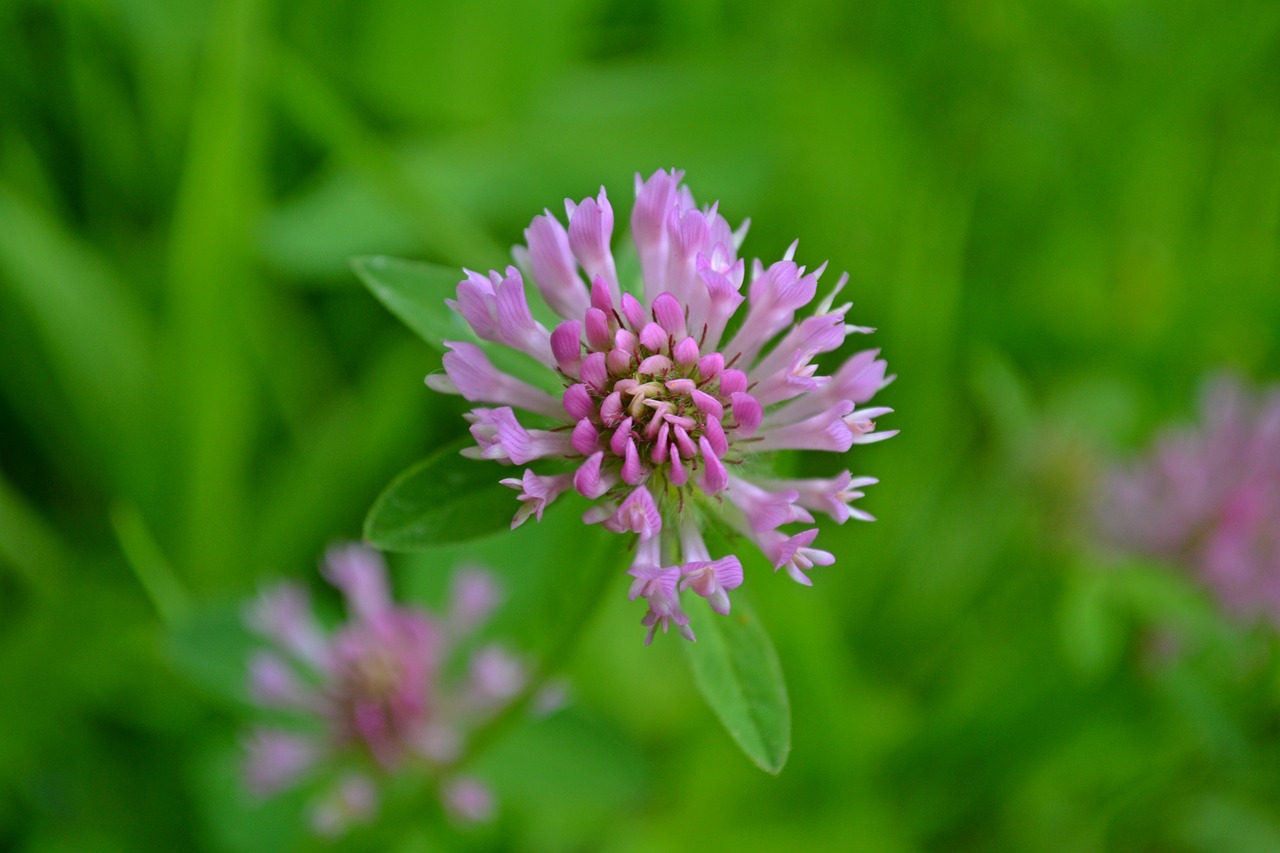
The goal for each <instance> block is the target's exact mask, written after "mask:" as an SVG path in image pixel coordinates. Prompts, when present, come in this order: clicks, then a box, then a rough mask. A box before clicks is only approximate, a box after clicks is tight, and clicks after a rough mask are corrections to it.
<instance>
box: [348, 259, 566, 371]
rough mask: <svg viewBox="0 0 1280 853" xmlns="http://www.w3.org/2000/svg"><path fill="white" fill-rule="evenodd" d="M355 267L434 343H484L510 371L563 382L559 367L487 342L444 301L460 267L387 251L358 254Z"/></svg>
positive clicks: (380, 297) (450, 293)
mask: <svg viewBox="0 0 1280 853" xmlns="http://www.w3.org/2000/svg"><path fill="white" fill-rule="evenodd" d="M351 268H352V269H353V270H355V273H356V275H358V276H359V277H360V280H361V281H363V282H364V284H365V286H366V287H368V288H369V290H370V292H372V293H373V295H374V296H376V297H378V300H379V301H380V302H381V303H382V304H383V305H385V306H386V307H387V309H388V310H389V311H391V313H392V314H395V315H396V316H397V317H399V318H400V319H401V320H402V321H403V322H404V324H405V325H406V326H408V327H409V328H410V329H412V330H413V331H414V333H416V334H417V335H418V337H420V338H422V339H423V340H424V341H426V342H427V343H428V344H430V345H431V346H432V347H434V348H435V349H437V350H443V349H444V342H445V341H469V342H471V343H474V344H477V345H479V346H480V347H482V348H483V349H484V350H485V352H486V354H487V355H488V356H489V358H490V359H491V360H492V361H493V363H494V365H495V366H497V367H499V368H501V369H502V370H505V371H506V372H507V373H510V374H511V375H513V376H516V377H519V378H520V379H523V380H525V381H526V382H530V383H532V384H533V385H535V386H537V387H540V388H544V389H547V390H550V389H552V388H559V386H558V385H555V384H554V380H555V373H554V372H552V371H550V370H548V369H547V368H546V367H544V366H543V365H541V364H539V363H538V362H537V361H535V360H533V359H531V358H529V357H528V356H527V355H525V354H524V353H520V352H516V351H515V350H512V349H508V348H507V347H502V346H489V345H488V344H486V343H484V342H482V341H481V340H480V339H479V338H478V337H477V336H476V334H475V332H473V331H472V330H471V327H470V326H468V325H467V324H466V322H464V321H463V319H462V318H461V317H459V316H458V315H457V314H456V313H455V312H454V311H453V309H451V308H450V307H449V306H448V305H446V304H445V299H446V298H451V297H452V296H453V294H454V292H455V288H456V287H457V285H458V281H459V280H460V279H461V277H462V276H461V273H460V271H459V270H456V269H453V268H451V267H442V266H439V265H438V264H428V263H422V262H420V261H405V260H401V259H399V258H389V257H386V256H383V255H369V256H365V257H359V258H353V259H352V261H351ZM560 390H563V389H560Z"/></svg>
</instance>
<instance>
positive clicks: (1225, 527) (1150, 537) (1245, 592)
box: [1098, 377, 1280, 626]
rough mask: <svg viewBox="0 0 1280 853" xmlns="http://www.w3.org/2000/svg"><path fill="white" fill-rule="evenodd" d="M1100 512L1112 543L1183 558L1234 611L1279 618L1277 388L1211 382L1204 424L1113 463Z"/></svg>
mask: <svg viewBox="0 0 1280 853" xmlns="http://www.w3.org/2000/svg"><path fill="white" fill-rule="evenodd" d="M1098 519H1099V522H1098V523H1099V525H1100V527H1101V529H1102V531H1103V534H1104V537H1105V538H1106V540H1107V541H1108V542H1109V543H1110V544H1112V545H1113V546H1115V547H1117V548H1119V549H1121V550H1124V551H1128V552H1131V553H1134V554H1138V555H1142V556H1146V557H1152V558H1156V559H1160V560H1166V561H1169V562H1171V563H1175V564H1177V565H1179V566H1182V567H1183V568H1184V569H1186V570H1187V571H1188V572H1189V573H1190V574H1192V576H1194V577H1195V578H1196V579H1197V580H1199V582H1200V583H1202V584H1203V585H1204V586H1206V587H1207V588H1208V589H1209V590H1210V591H1211V592H1212V593H1213V595H1214V596H1215V597H1216V598H1217V599H1218V601H1219V602H1220V603H1221V604H1222V606H1223V607H1224V608H1225V609H1226V610H1227V611H1228V612H1230V613H1232V614H1235V615H1239V616H1246V617H1255V616H1261V617H1264V618H1267V619H1269V620H1270V621H1271V622H1272V623H1273V624H1276V625H1277V626H1280V388H1272V389H1270V390H1268V391H1266V392H1263V393H1259V394H1251V393H1250V392H1249V391H1247V390H1246V389H1245V388H1244V387H1242V385H1241V384H1240V382H1239V381H1238V380H1236V379H1233V378H1230V377H1223V378H1220V379H1218V380H1216V381H1214V382H1213V383H1211V384H1210V385H1209V386H1208V387H1207V388H1206V390H1205V393H1204V399H1203V403H1202V412H1201V423H1200V425H1199V426H1198V427H1196V428H1184V429H1177V430H1168V431H1166V432H1165V433H1164V434H1163V435H1162V436H1161V437H1160V438H1159V439H1158V440H1157V441H1156V443H1155V446H1154V447H1153V448H1152V449H1151V450H1150V451H1148V452H1147V453H1146V454H1145V455H1144V456H1142V457H1140V458H1139V459H1137V460H1136V461H1134V462H1133V463H1132V464H1130V465H1128V466H1126V467H1123V468H1119V469H1117V470H1115V471H1112V472H1111V474H1110V475H1109V477H1108V480H1107V484H1106V488H1105V489H1104V491H1103V497H1102V500H1101V503H1100V505H1099V511H1098Z"/></svg>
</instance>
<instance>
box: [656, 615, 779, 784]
mask: <svg viewBox="0 0 1280 853" xmlns="http://www.w3.org/2000/svg"><path fill="white" fill-rule="evenodd" d="M693 603H694V604H701V602H693ZM691 610H692V612H691V613H690V614H689V618H690V626H691V627H692V628H693V630H694V633H695V634H696V635H697V637H698V641H697V642H696V643H682V644H681V645H682V646H684V649H685V652H686V654H687V656H688V658H689V666H690V667H691V668H692V669H693V677H694V680H695V681H696V682H697V684H698V689H699V690H701V691H702V695H703V696H704V697H706V700H707V702H708V703H709V704H710V705H711V708H712V709H713V710H714V711H715V712H716V716H718V717H719V718H720V722H722V723H723V724H724V727H725V729H727V730H728V732H729V734H730V735H731V736H732V737H733V739H734V740H735V741H737V742H738V746H740V747H741V748H742V751H743V752H745V753H746V754H747V757H748V758H750V759H751V760H752V761H754V762H755V763H756V764H757V765H758V766H759V767H760V769H762V770H765V771H767V772H769V773H773V774H775V775H776V774H778V773H780V772H782V767H783V765H785V764H786V763H787V754H788V753H789V752H790V751H791V704H790V702H789V701H788V699H787V686H786V683H785V682H784V681H783V679H782V666H781V664H779V663H778V655H777V652H775V651H774V649H773V644H772V643H771V642H770V641H769V635H768V634H766V633H765V631H764V627H763V626H762V625H761V624H760V620H759V618H757V616H756V614H755V612H754V611H752V609H751V608H750V607H749V606H748V605H747V602H746V601H745V600H744V599H743V597H742V596H738V597H737V598H736V599H735V600H734V603H733V612H732V613H730V614H729V615H728V616H720V615H719V614H716V613H713V612H712V611H711V610H710V608H708V607H701V606H695V607H693V608H691Z"/></svg>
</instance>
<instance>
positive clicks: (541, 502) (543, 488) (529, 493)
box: [499, 468, 573, 530]
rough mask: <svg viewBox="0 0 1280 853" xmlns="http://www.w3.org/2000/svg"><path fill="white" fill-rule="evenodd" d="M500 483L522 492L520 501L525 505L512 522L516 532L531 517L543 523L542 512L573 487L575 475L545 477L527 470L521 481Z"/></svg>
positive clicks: (503, 481)
mask: <svg viewBox="0 0 1280 853" xmlns="http://www.w3.org/2000/svg"><path fill="white" fill-rule="evenodd" d="M499 482H501V483H502V485H504V486H510V487H511V488H513V489H519V490H520V494H519V496H518V500H520V501H521V502H522V503H523V506H521V507H520V509H518V510H516V516H515V518H513V519H512V520H511V529H512V530H514V529H516V528H517V527H519V526H520V525H522V524H524V523H525V521H527V520H528V519H529V516H531V515H532V516H534V517H535V518H536V519H537V520H538V521H542V511H543V510H545V509H546V508H547V507H548V506H549V505H550V504H551V502H552V501H554V500H555V499H556V498H558V497H560V495H561V494H563V493H564V491H565V490H566V489H568V488H569V487H570V486H572V485H573V475H572V474H557V475H554V476H549V477H543V476H539V475H537V474H535V473H533V471H531V470H529V469H528V468H526V469H525V472H524V476H523V477H522V478H521V479H519V480H517V479H514V478H507V479H505V480H501V481H499Z"/></svg>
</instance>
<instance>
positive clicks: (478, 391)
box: [428, 171, 896, 639]
mask: <svg viewBox="0 0 1280 853" xmlns="http://www.w3.org/2000/svg"><path fill="white" fill-rule="evenodd" d="M682 177H683V173H682V172H678V171H671V172H665V171H659V172H656V173H654V174H653V175H652V176H650V177H649V178H648V179H647V180H645V179H642V178H641V177H640V176H639V175H637V176H636V184H635V191H636V201H635V205H634V207H633V208H632V212H631V219H630V225H631V236H632V240H633V243H634V249H635V252H636V255H637V256H638V263H639V268H640V269H639V274H638V275H636V276H632V277H631V279H627V278H625V277H624V273H623V270H625V269H626V267H627V265H626V264H622V263H619V262H618V260H617V258H615V255H614V252H613V249H612V242H613V229H614V213H613V208H612V205H611V203H610V201H609V199H608V197H607V195H606V193H605V190H604V188H601V190H600V193H599V195H597V196H596V197H595V198H587V199H584V200H582V201H580V202H577V203H574V202H572V201H566V203H565V211H566V217H567V223H568V224H567V227H566V225H565V224H564V223H562V222H561V221H560V220H559V219H557V218H556V217H555V216H554V215H553V214H552V213H551V212H550V211H547V212H545V213H543V214H542V215H539V216H537V217H535V218H534V220H533V222H532V223H531V224H530V226H529V228H528V229H527V230H526V231H525V238H526V241H527V243H526V245H524V246H519V247H517V248H516V249H515V258H516V261H517V263H518V264H519V265H520V267H522V268H523V271H522V269H520V268H517V267H516V266H509V267H507V268H506V269H505V270H504V271H502V272H497V271H494V272H490V273H488V274H487V275H481V274H480V273H476V272H471V271H466V278H465V279H463V280H462V281H461V282H459V284H458V288H457V294H456V298H455V299H452V300H448V303H449V305H450V306H451V307H452V308H453V309H454V310H455V311H456V312H457V313H458V314H460V315H461V316H462V317H463V318H464V319H465V320H466V321H467V323H468V324H469V325H470V327H471V329H472V330H473V331H474V332H475V334H476V336H477V337H478V338H479V339H480V341H482V342H487V344H488V345H493V346H498V347H507V348H510V349H513V350H516V351H518V352H520V353H523V354H524V355H526V356H528V357H529V358H531V359H533V360H534V361H535V362H537V363H538V364H540V365H542V366H543V368H545V370H546V376H547V379H548V381H547V382H545V383H542V384H543V385H544V386H545V387H538V385H537V384H531V383H529V382H526V381H524V380H522V379H518V378H516V377H514V376H512V375H510V374H508V373H505V372H503V371H502V370H499V369H498V368H497V367H495V366H494V364H493V362H492V361H491V360H490V359H489V357H488V355H487V354H486V352H485V349H484V348H482V346H481V345H479V344H477V343H474V342H468V341H449V342H446V346H447V347H448V350H449V351H448V352H447V353H445V355H444V369H445V373H446V376H443V377H440V376H436V377H429V378H428V385H430V386H431V387H432V388H434V389H435V390H438V391H444V392H448V393H457V394H461V395H462V396H463V397H465V398H466V399H467V400H469V401H471V402H474V403H478V404H482V405H480V406H478V407H477V408H475V409H473V410H472V411H471V412H470V413H469V414H468V415H467V418H468V420H469V421H470V422H471V434H472V436H473V437H474V438H475V441H476V445H475V446H474V447H472V448H469V449H468V450H466V451H464V454H465V455H468V456H472V457H475V458H479V459H491V460H495V461H498V462H501V463H504V464H511V465H518V466H524V465H528V464H530V463H539V464H540V465H543V466H546V467H547V468H548V469H549V470H548V472H547V473H535V472H534V471H533V469H526V470H525V471H524V474H523V476H521V477H512V478H508V479H504V480H503V481H502V482H503V484H505V485H508V486H510V487H512V488H513V489H516V490H518V491H519V496H518V500H519V501H520V508H519V510H518V511H517V512H516V515H515V519H514V520H513V522H512V526H513V527H516V526H519V525H520V524H522V523H524V522H525V521H526V520H528V518H530V517H531V516H532V517H534V518H537V519H541V518H542V513H543V511H544V510H545V509H546V508H547V507H548V506H549V505H550V504H551V503H552V502H554V501H555V500H556V499H557V498H558V497H559V496H560V495H561V494H563V493H564V492H566V491H568V490H569V489H573V490H574V491H576V492H578V493H579V494H581V495H583V496H584V497H586V498H588V499H590V500H593V501H596V502H597V503H596V505H594V506H593V507H591V508H590V509H589V510H588V511H587V512H586V514H585V516H584V521H586V522H587V523H589V524H601V525H603V526H604V527H605V528H607V529H608V530H611V531H613V532H615V533H619V534H623V535H632V534H634V535H635V537H636V540H637V542H638V547H637V549H636V556H635V560H634V562H633V565H632V567H631V570H630V573H631V574H632V575H633V576H634V577H635V578H636V582H635V584H634V585H633V586H632V598H644V599H645V600H646V602H647V603H648V606H649V610H648V612H647V614H646V615H645V617H644V620H643V624H644V625H645V626H646V627H648V628H649V635H648V636H649V639H652V637H653V634H654V632H655V630H657V629H659V628H660V629H662V630H663V631H666V630H667V629H668V628H669V627H670V626H673V625H674V626H675V627H676V628H677V629H678V630H679V632H680V633H681V634H683V635H684V636H686V637H688V638H689V639H693V632H692V630H691V629H690V628H689V620H688V617H687V615H686V614H685V613H684V611H683V610H682V609H681V605H680V593H681V591H684V590H692V591H693V592H694V593H695V594H697V595H700V596H703V597H705V598H707V600H708V602H709V603H710V605H711V607H712V609H714V610H715V611H716V612H719V613H727V612H728V611H729V596H728V593H729V591H730V590H732V589H734V588H735V587H737V586H738V585H739V584H741V582H742V565H741V562H740V561H739V559H738V558H737V557H736V556H733V555H728V556H723V557H720V558H718V559H712V557H711V555H710V554H709V553H708V552H707V546H706V544H705V542H704V540H703V536H702V532H701V529H702V527H701V525H700V523H699V521H700V520H702V519H704V518H707V517H713V518H719V519H722V520H723V521H724V522H726V523H727V526H728V527H729V528H731V529H732V530H735V531H737V533H739V534H741V535H742V536H743V537H745V538H746V539H747V540H749V541H751V542H753V543H754V544H755V545H756V547H758V548H759V549H760V550H761V551H762V552H763V553H764V554H765V555H766V556H767V557H768V558H769V560H770V561H771V562H772V563H773V566H774V568H775V571H776V570H778V569H786V571H787V573H788V574H789V575H790V576H791V577H792V578H794V579H795V580H797V581H798V582H800V583H803V584H810V583H811V581H810V579H809V577H808V575H807V574H806V572H807V571H808V570H809V569H811V568H813V567H814V566H825V565H830V564H831V563H832V562H833V561H834V557H833V556H832V555H831V554H829V553H828V552H826V551H822V550H819V549H816V548H814V547H811V546H812V543H813V540H814V538H815V537H816V536H817V528H815V527H809V528H807V529H805V530H802V531H800V532H792V533H783V532H781V531H780V530H779V528H781V527H784V526H787V525H794V524H800V525H812V524H813V522H814V518H813V515H812V513H813V512H821V513H825V514H827V515H829V516H831V517H832V518H834V519H835V520H836V521H837V522H840V523H843V522H844V521H845V520H847V519H849V518H855V519H860V520H867V521H869V520H871V516H870V515H868V514H867V513H865V512H863V511H861V510H859V509H857V508H855V507H854V506H853V502H854V501H855V500H857V499H858V498H861V497H862V496H863V492H862V491H861V490H862V489H863V488H864V487H866V486H868V485H871V484H872V483H874V482H876V481H875V480H874V479H873V478H870V477H853V476H852V475H851V474H850V473H849V472H848V471H844V472H841V473H839V474H837V475H836V476H834V477H832V478H825V479H796V480H786V481H780V480H768V479H763V478H761V477H759V476H757V473H758V472H759V470H760V469H761V467H762V466H761V463H760V460H761V457H762V455H763V454H767V453H769V452H771V451H786V450H814V451H828V452H833V453H844V452H846V451H848V450H849V449H850V448H851V447H852V446H853V445H855V444H868V443H871V442H875V441H880V440H881V439H885V438H888V437H890V436H892V435H894V434H895V433H896V430H890V431H885V430H881V429H879V428H878V427H877V425H876V423H877V420H878V419H879V418H880V417H882V416H883V415H886V414H888V413H889V412H890V411H891V410H890V409H888V408H884V407H879V406H865V405H864V404H866V403H868V402H869V401H870V400H871V399H872V397H873V396H874V395H875V394H876V392H878V391H879V390H880V389H881V388H883V387H884V386H885V385H887V384H888V382H889V381H891V380H892V377H891V376H886V372H885V362H884V361H883V360H882V359H880V358H879V353H878V351H875V350H866V351H863V352H859V353H857V354H855V355H853V356H852V357H850V358H848V359H847V360H846V361H844V362H843V364H841V365H839V366H838V368H837V369H836V370H835V371H834V372H833V373H832V374H831V375H825V374H823V373H822V372H821V371H822V367H821V358H822V356H823V355H824V354H826V353H830V352H833V351H834V350H836V349H838V348H840V347H841V346H842V345H843V344H844V343H845V340H846V338H847V337H848V336H849V335H850V334H863V333H866V332H869V331H871V330H870V329H865V328H862V327H859V326H854V325H851V324H849V323H848V322H847V321H846V312H847V311H848V309H849V307H850V306H849V304H848V303H844V304H839V305H837V304H835V300H836V298H837V297H838V295H839V293H840V292H841V290H842V289H843V288H844V286H845V284H846V283H847V280H848V276H847V275H846V276H842V277H841V278H840V279H839V281H838V282H837V283H836V285H835V286H834V287H833V288H832V289H831V291H830V292H829V293H828V294H827V296H826V297H825V298H823V299H821V300H819V301H818V302H817V304H816V305H814V307H813V309H812V310H811V312H810V313H809V314H808V315H807V316H803V317H800V316H798V315H799V313H800V312H801V311H802V309H805V308H806V307H807V306H810V305H813V304H814V300H815V297H816V295H817V292H818V284H819V279H820V278H821V276H822V274H823V272H824V271H825V269H826V265H825V264H823V265H822V266H820V267H818V268H817V269H815V270H808V269H807V268H806V267H804V266H801V265H800V264H799V263H797V262H796V260H795V253H796V244H794V243H793V244H792V245H791V247H790V248H789V249H788V250H787V251H786V253H785V255H784V256H783V257H782V258H781V259H780V260H778V261H776V262H774V263H772V264H769V265H768V266H765V265H764V264H762V263H761V262H760V261H755V262H753V263H752V265H751V269H750V276H748V270H747V265H746V263H745V262H744V261H743V260H742V259H741V258H739V257H738V249H739V247H740V245H741V242H742V240H743V238H744V236H745V232H746V225H745V223H744V225H743V226H742V227H741V228H739V229H737V230H736V231H735V230H734V229H733V228H732V227H730V225H729V223H728V222H727V221H726V220H725V218H724V217H723V216H721V215H720V213H719V210H718V206H717V205H714V204H713V205H711V206H710V207H705V208H700V207H698V206H697V205H696V204H695V202H694V200H693V197H692V195H691V194H690V192H689V190H688V189H687V188H686V187H685V186H683V185H682V184H681V179H682ZM526 276H528V277H531V278H532V281H533V284H534V286H535V288H536V290H537V293H538V294H539V295H540V297H541V298H542V301H544V302H545V303H546V305H547V306H548V307H549V308H550V309H551V312H553V313H554V314H556V315H558V317H559V320H558V322H555V323H554V325H553V326H552V327H551V328H548V327H547V326H545V325H543V324H542V323H541V322H539V321H538V320H537V319H536V317H535V314H536V313H540V312H535V311H534V310H532V309H531V307H530V305H529V301H528V299H529V295H530V294H529V293H528V292H527V289H526V287H525V279H526ZM552 387H554V388H555V389H556V390H555V392H554V393H552V392H550V391H548V390H547V389H548V388H552ZM516 409H522V410H524V411H525V412H527V413H528V417H532V418H534V419H537V420H538V421H541V422H542V424H541V426H539V427H535V428H530V427H528V426H526V425H525V424H523V423H521V420H520V419H519V418H517V416H516V413H515V410H516ZM528 417H526V420H528ZM528 423H530V424H533V423H535V421H532V420H529V421H528Z"/></svg>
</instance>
